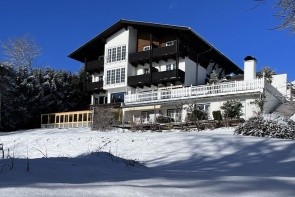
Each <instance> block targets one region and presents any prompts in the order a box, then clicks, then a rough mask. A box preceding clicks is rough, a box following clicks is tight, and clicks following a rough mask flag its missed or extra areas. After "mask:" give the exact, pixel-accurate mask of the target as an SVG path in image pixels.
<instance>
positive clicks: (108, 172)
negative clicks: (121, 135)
mask: <svg viewBox="0 0 295 197" xmlns="http://www.w3.org/2000/svg"><path fill="white" fill-rule="evenodd" d="M197 137H198V136H195V137H190V138H189V139H187V142H186V143H188V144H191V147H190V149H191V150H197V149H200V150H202V149H204V151H206V147H204V145H203V144H202V143H200V144H196V143H194V141H195V140H196V138H197ZM234 139H235V140H231V141H221V140H222V139H220V138H219V137H212V136H211V137H210V139H208V140H209V143H210V144H211V145H210V146H212V147H214V148H215V149H218V150H220V155H210V154H207V155H206V154H197V153H195V154H192V155H191V156H190V158H187V159H184V160H180V161H175V162H170V163H167V164H162V165H157V166H155V167H149V168H148V167H145V166H144V165H142V164H140V163H138V162H135V161H131V160H124V159H122V158H119V157H116V156H114V155H111V154H109V153H105V152H99V153H92V154H89V155H81V156H79V157H76V158H65V157H58V158H39V159H30V160H29V168H30V171H29V172H28V171H26V169H27V163H28V162H27V160H26V159H15V160H14V168H13V170H11V171H8V169H7V167H5V168H4V170H3V172H2V173H0V188H5V187H18V186H28V185H30V186H32V184H37V183H67V184H87V183H97V182H98V183H99V182H104V186H106V184H105V183H108V182H109V183H110V185H111V184H112V183H114V182H115V183H116V185H119V186H120V185H121V186H125V185H124V184H127V185H128V186H133V187H143V188H144V187H148V188H169V187H174V188H198V187H199V188H201V187H206V188H209V189H210V188H212V189H216V188H218V191H216V192H219V193H222V192H224V193H231V192H232V193H242V192H245V193H246V192H248V191H249V190H251V191H257V192H259V191H266V190H267V191H270V192H271V191H276V192H277V191H282V192H285V193H284V194H285V195H290V194H292V193H293V194H294V192H295V189H292V188H295V183H294V179H295V143H294V142H293V141H289V142H290V143H285V145H284V146H279V144H280V140H277V141H274V140H273V139H261V138H260V139H257V140H252V141H250V142H249V143H245V142H243V143H241V140H242V139H243V137H237V138H234ZM282 147H283V148H282ZM173 154H175V153H174V152H173V151H171V152H170V153H169V154H168V155H167V157H171V156H172V157H173ZM158 159H159V160H161V159H163V158H158ZM9 162H10V161H9V160H0V167H1V166H2V165H3V164H5V163H8V164H9ZM146 162H147V163H148V162H155V163H157V159H154V160H152V161H146ZM159 163H160V162H159ZM281 177H284V179H289V180H290V181H286V180H282V179H281ZM157 178H158V179H161V180H167V181H169V184H168V183H165V181H162V182H161V184H160V185H159V184H153V183H149V184H145V185H143V186H138V185H137V184H135V183H134V182H132V183H124V182H123V181H144V180H148V179H157ZM180 183H181V184H180ZM127 185H126V186H127ZM36 187H41V186H36ZM48 187H54V185H52V186H48ZM67 187H69V186H67ZM73 187H75V186H74V185H73Z"/></svg>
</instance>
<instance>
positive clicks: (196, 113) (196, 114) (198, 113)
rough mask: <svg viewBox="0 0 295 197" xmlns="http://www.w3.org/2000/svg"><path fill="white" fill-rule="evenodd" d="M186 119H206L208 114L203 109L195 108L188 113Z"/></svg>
mask: <svg viewBox="0 0 295 197" xmlns="http://www.w3.org/2000/svg"><path fill="white" fill-rule="evenodd" d="M188 119H189V120H190V121H193V122H195V121H198V120H208V114H207V113H206V112H205V111H203V110H199V109H195V110H193V111H192V113H191V114H189V115H188Z"/></svg>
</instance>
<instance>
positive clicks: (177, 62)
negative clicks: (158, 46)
mask: <svg viewBox="0 0 295 197" xmlns="http://www.w3.org/2000/svg"><path fill="white" fill-rule="evenodd" d="M178 68H179V37H178V36H177V38H176V78H178V77H179V76H178Z"/></svg>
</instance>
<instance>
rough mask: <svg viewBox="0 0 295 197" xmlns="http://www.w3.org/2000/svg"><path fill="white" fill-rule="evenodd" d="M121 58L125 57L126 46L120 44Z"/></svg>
mask: <svg viewBox="0 0 295 197" xmlns="http://www.w3.org/2000/svg"><path fill="white" fill-rule="evenodd" d="M121 59H122V60H125V59H126V46H125V45H123V46H122V58H121Z"/></svg>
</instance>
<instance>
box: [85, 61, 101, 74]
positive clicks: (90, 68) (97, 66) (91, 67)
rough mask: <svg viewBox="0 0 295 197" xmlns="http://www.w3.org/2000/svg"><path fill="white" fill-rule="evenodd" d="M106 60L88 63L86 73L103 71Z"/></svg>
mask: <svg viewBox="0 0 295 197" xmlns="http://www.w3.org/2000/svg"><path fill="white" fill-rule="evenodd" d="M103 67H104V58H101V59H99V60H94V61H90V62H87V63H86V71H87V72H90V73H94V72H97V73H98V72H100V71H103Z"/></svg>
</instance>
